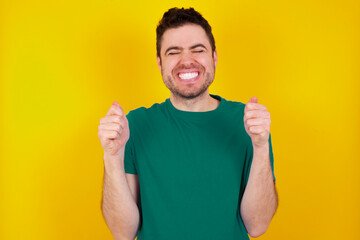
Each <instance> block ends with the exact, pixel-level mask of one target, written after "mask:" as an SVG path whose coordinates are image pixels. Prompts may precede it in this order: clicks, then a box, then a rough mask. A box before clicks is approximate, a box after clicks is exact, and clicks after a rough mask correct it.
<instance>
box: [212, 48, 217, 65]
mask: <svg viewBox="0 0 360 240" xmlns="http://www.w3.org/2000/svg"><path fill="white" fill-rule="evenodd" d="M213 58H214V65H215V68H216V64H217V50H216V49H215V51H214V56H213Z"/></svg>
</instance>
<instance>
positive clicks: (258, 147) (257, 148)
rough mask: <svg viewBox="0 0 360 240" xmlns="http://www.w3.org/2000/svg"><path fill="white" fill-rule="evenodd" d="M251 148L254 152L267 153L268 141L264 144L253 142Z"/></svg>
mask: <svg viewBox="0 0 360 240" xmlns="http://www.w3.org/2000/svg"><path fill="white" fill-rule="evenodd" d="M253 150H254V153H255V152H257V153H269V142H266V143H265V144H261V145H258V144H253Z"/></svg>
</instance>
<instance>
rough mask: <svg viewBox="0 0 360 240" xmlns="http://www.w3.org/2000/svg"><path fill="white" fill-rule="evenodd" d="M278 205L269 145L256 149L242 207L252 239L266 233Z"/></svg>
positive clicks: (242, 214)
mask: <svg viewBox="0 0 360 240" xmlns="http://www.w3.org/2000/svg"><path fill="white" fill-rule="evenodd" d="M277 205H278V196H277V192H276V189H275V184H274V180H273V176H272V171H271V166H270V159H269V145H268V144H267V145H265V146H264V147H262V148H261V147H260V148H254V155H253V160H252V165H251V170H250V175H249V180H248V183H247V186H246V188H245V192H244V195H243V198H242V201H241V206H240V210H241V217H242V219H243V221H244V224H245V227H246V229H247V231H248V233H249V235H250V236H251V237H259V236H260V235H262V234H264V233H265V232H266V230H267V228H268V226H269V224H270V221H271V219H272V217H273V216H274V214H275V211H276V209H277Z"/></svg>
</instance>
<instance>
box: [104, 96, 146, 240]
mask: <svg viewBox="0 0 360 240" xmlns="http://www.w3.org/2000/svg"><path fill="white" fill-rule="evenodd" d="M98 136H99V139H100V142H101V145H102V147H103V148H104V165H105V171H104V184H103V195H102V203H101V208H102V213H103V216H104V219H105V222H106V224H107V225H108V227H109V229H110V231H111V233H112V235H113V237H114V239H116V240H133V239H134V238H135V236H136V232H137V229H138V227H139V220H140V214H139V208H138V206H137V200H138V193H139V183H138V178H137V175H132V174H126V173H125V169H124V153H125V145H126V142H127V141H128V139H129V136H130V132H129V125H128V121H127V119H126V116H125V113H124V111H123V109H122V108H121V106H120V105H119V104H118V103H117V102H114V103H113V105H112V106H111V107H110V109H109V111H108V113H107V114H106V116H105V117H104V118H102V119H101V120H100V125H99V132H98Z"/></svg>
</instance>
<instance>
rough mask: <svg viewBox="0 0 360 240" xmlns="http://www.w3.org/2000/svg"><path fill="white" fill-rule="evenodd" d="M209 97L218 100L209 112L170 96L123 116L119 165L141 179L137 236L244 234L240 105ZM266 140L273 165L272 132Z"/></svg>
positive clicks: (245, 156)
mask: <svg viewBox="0 0 360 240" xmlns="http://www.w3.org/2000/svg"><path fill="white" fill-rule="evenodd" d="M211 96H212V97H214V98H216V99H218V100H220V104H219V106H218V107H217V108H216V109H215V110H212V111H208V112H186V111H181V110H178V109H176V108H175V107H174V106H173V105H172V103H171V101H170V100H169V99H167V100H166V101H165V102H163V103H161V104H154V105H153V106H151V107H150V108H144V107H142V108H138V109H135V110H133V111H131V112H130V113H129V114H128V115H127V118H128V121H129V127H130V139H129V141H128V142H127V144H126V149H125V161H124V163H125V172H126V173H131V174H137V175H138V177H139V183H140V199H141V219H140V226H139V230H138V234H137V239H138V240H165V239H166V240H168V239H171V240H185V239H190V240H191V239H194V240H195V239H196V240H205V239H206V240H211V239H213V240H219V239H221V240H222V239H226V240H241V239H249V237H248V234H247V231H246V228H245V226H244V224H243V222H242V219H241V216H240V202H241V199H242V196H243V193H244V189H245V186H246V183H247V180H248V177H249V172H250V167H251V162H252V156H253V148H252V142H251V138H250V137H249V135H248V134H247V133H246V131H245V128H244V120H243V117H244V107H245V104H244V103H241V102H233V101H227V100H225V99H224V98H221V97H220V96H216V95H211ZM269 143H270V144H269V146H270V162H271V167H272V170H273V169H274V158H273V153H272V146H271V135H270V137H269ZM273 177H274V179H275V175H274V171H273Z"/></svg>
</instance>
